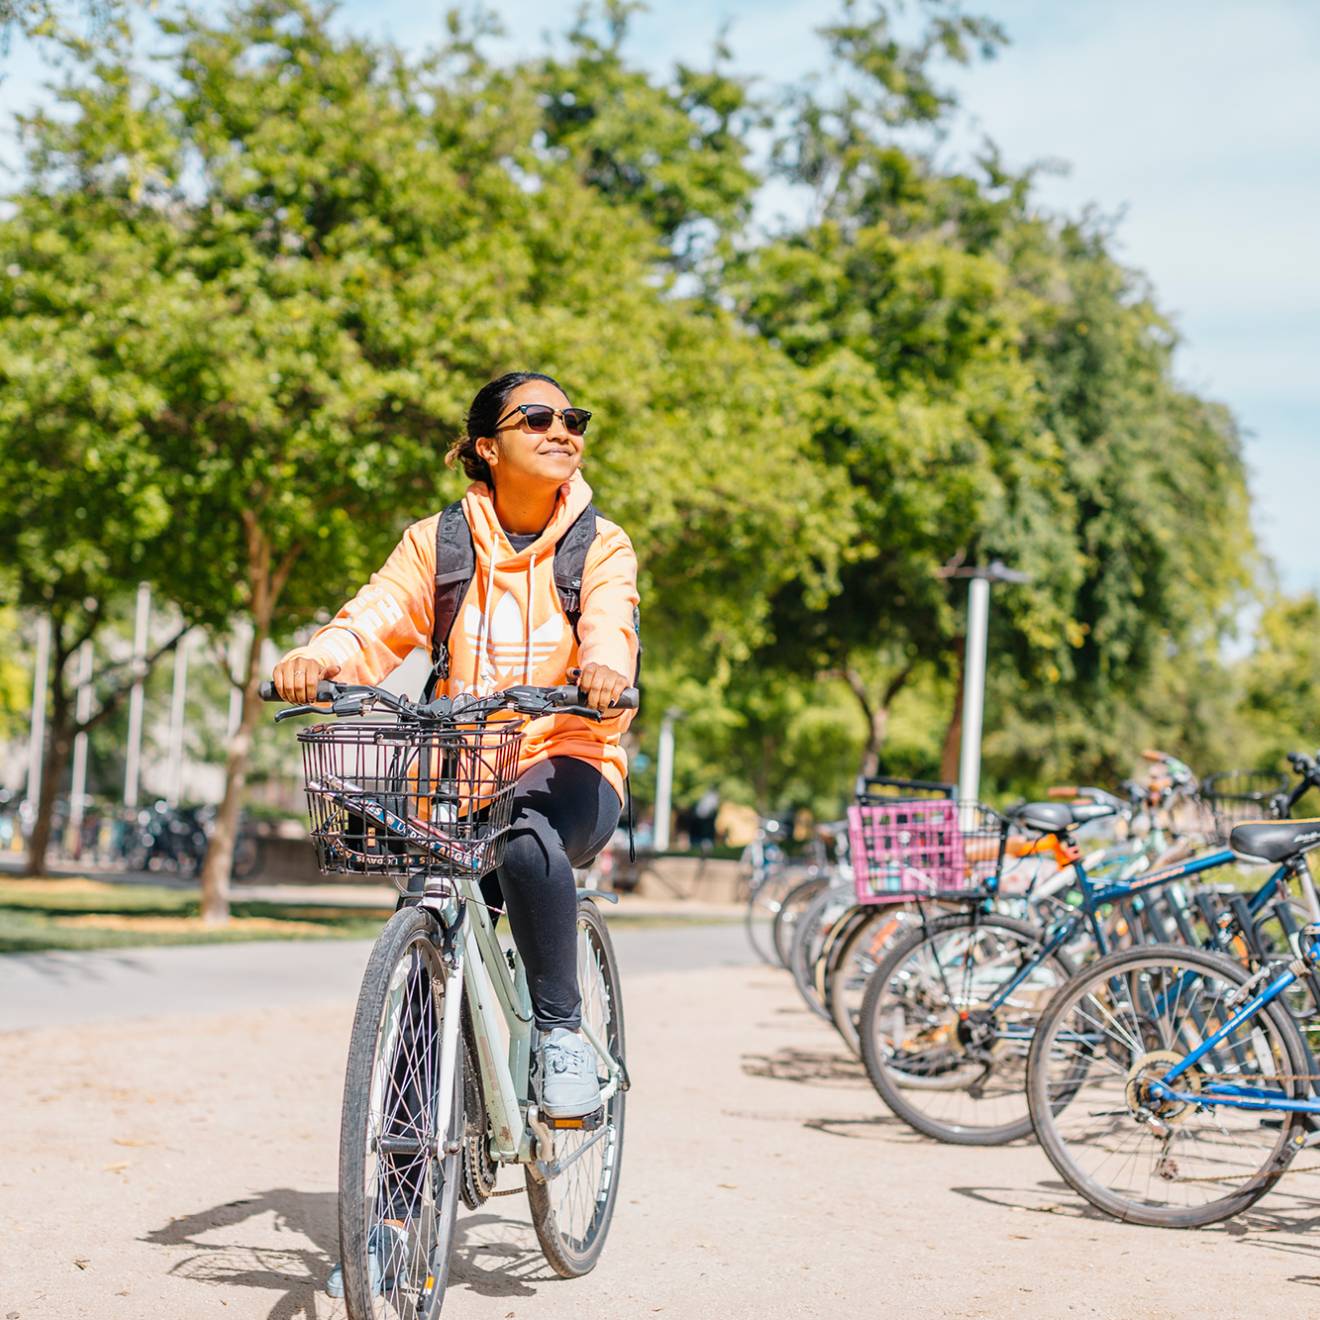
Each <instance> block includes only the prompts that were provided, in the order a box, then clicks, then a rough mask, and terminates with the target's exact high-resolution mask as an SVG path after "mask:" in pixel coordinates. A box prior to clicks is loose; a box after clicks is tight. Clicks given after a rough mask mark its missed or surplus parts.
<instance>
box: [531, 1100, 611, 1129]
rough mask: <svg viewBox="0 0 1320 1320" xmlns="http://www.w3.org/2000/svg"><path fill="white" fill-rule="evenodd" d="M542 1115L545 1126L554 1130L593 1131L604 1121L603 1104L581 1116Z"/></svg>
mask: <svg viewBox="0 0 1320 1320" xmlns="http://www.w3.org/2000/svg"><path fill="white" fill-rule="evenodd" d="M542 1117H543V1118H544V1120H545V1125H546V1127H548V1128H550V1129H551V1131H554V1132H594V1131H595V1130H596V1129H597V1128H598V1127H600V1125H601V1124H602V1123H603V1122H604V1121H605V1106H604V1105H602V1106H601V1107H600V1108H599V1109H598V1110H596V1112H595V1113H594V1114H583V1115H582V1117H581V1118H551V1117H550V1115H549V1114H544V1115H542Z"/></svg>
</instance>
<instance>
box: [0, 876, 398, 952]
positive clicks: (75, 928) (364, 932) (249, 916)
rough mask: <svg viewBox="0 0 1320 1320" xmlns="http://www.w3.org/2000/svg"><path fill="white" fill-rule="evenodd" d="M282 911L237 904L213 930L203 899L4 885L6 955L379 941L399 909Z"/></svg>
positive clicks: (190, 894) (96, 885) (74, 882)
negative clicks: (277, 942) (147, 947)
mask: <svg viewBox="0 0 1320 1320" xmlns="http://www.w3.org/2000/svg"><path fill="white" fill-rule="evenodd" d="M382 898H383V899H384V901H383V902H382V904H381V907H380V910H379V911H375V910H372V909H370V908H331V907H307V906H304V905H302V904H298V905H297V906H282V905H281V904H278V903H255V902H249V901H246V900H241V899H240V900H237V901H235V902H234V903H233V905H232V913H233V915H232V918H231V920H230V921H229V923H228V925H225V926H219V927H215V926H206V925H203V924H202V919H201V916H200V915H199V906H200V905H199V899H198V896H197V894H196V892H195V891H192V890H187V889H166V888H162V887H159V886H156V885H116V884H106V883H105V882H103V881H99V880H87V879H82V878H72V879H65V878H63V877H61V878H58V879H54V878H51V879H37V880H15V879H8V878H4V879H0V953H31V952H35V951H36V950H39V949H120V948H131V947H140V946H142V945H144V944H215V943H220V942H227V941H232V940H323V939H374V938H375V937H376V935H377V934H378V933H379V931H380V928H381V925H382V924H383V923H384V921H385V919H386V918H387V917H388V916H389V914H390V912H391V911H392V910H393V908H394V903H393V901H392V900H391V898H390V896H389V895H382Z"/></svg>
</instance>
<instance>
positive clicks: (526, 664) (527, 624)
mask: <svg viewBox="0 0 1320 1320" xmlns="http://www.w3.org/2000/svg"><path fill="white" fill-rule="evenodd" d="M535 594H536V556H535V555H529V556H528V559H527V617H526V619H525V620H524V623H523V627H524V629H525V631H526V634H527V638H526V646H525V648H524V650H523V682H524V683H531V681H532V597H533V596H534V595H535Z"/></svg>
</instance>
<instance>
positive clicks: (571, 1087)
mask: <svg viewBox="0 0 1320 1320" xmlns="http://www.w3.org/2000/svg"><path fill="white" fill-rule="evenodd" d="M539 1065H540V1074H541V1112H542V1113H543V1114H545V1115H546V1117H548V1118H582V1117H584V1116H585V1115H587V1114H594V1113H595V1112H596V1110H598V1109H599V1108H600V1081H599V1079H598V1078H597V1076H596V1051H595V1049H594V1048H593V1047H592V1046H591V1045H590V1044H589V1043H588V1042H587V1041H586V1040H584V1039H583V1038H582V1036H581V1035H580V1034H579V1033H578V1032H576V1031H569V1030H568V1028H567V1027H555V1028H554V1029H553V1030H552V1031H549V1032H547V1033H545V1034H544V1035H543V1036H542V1037H541V1049H540V1059H539Z"/></svg>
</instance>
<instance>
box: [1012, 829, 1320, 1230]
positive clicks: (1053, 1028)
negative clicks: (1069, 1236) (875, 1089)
mask: <svg viewBox="0 0 1320 1320" xmlns="http://www.w3.org/2000/svg"><path fill="white" fill-rule="evenodd" d="M1229 842H1230V846H1231V847H1232V848H1233V849H1234V851H1235V852H1237V853H1239V854H1241V855H1242V856H1244V857H1247V858H1250V859H1253V860H1258V861H1266V862H1272V863H1275V864H1276V865H1277V866H1278V870H1277V871H1276V872H1275V877H1279V876H1282V877H1285V879H1287V878H1292V877H1294V876H1301V875H1303V874H1305V873H1306V869H1307V863H1306V860H1305V854H1306V853H1308V852H1310V851H1311V850H1312V849H1314V848H1317V847H1320V820H1298V821H1263V822H1259V823H1253V824H1244V825H1240V826H1238V827H1237V828H1236V829H1234V830H1233V832H1232V834H1231V835H1230V838H1229ZM1272 879H1273V878H1272ZM1318 974H1320V922H1312V923H1310V924H1308V925H1307V926H1306V927H1304V928H1303V930H1302V931H1301V933H1300V938H1299V940H1298V948H1297V950H1296V951H1295V953H1294V954H1293V955H1292V956H1291V957H1290V958H1289V960H1288V962H1287V964H1286V965H1285V966H1283V967H1282V968H1278V967H1272V966H1270V965H1262V966H1259V967H1257V968H1256V969H1255V970H1252V969H1251V968H1249V967H1244V966H1242V965H1241V964H1239V963H1237V962H1234V961H1232V960H1231V959H1229V958H1227V957H1224V956H1223V955H1221V954H1218V953H1214V952H1208V951H1204V950H1193V949H1189V948H1183V947H1179V946H1175V945H1150V946H1147V947H1144V948H1134V949H1128V950H1124V951H1122V952H1119V953H1116V954H1113V955H1111V956H1109V957H1106V958H1102V959H1100V961H1098V962H1096V963H1095V964H1094V965H1092V966H1091V967H1089V968H1088V969H1087V970H1086V971H1085V972H1083V973H1081V974H1080V975H1078V976H1076V977H1075V978H1073V979H1072V980H1071V981H1070V982H1069V983H1068V984H1067V985H1066V986H1065V987H1064V988H1063V989H1062V990H1061V991H1060V992H1059V994H1058V995H1057V996H1056V997H1055V999H1054V1001H1053V1003H1052V1004H1051V1005H1050V1007H1049V1008H1048V1009H1047V1010H1046V1011H1045V1013H1044V1014H1043V1015H1042V1016H1041V1019H1040V1021H1039V1023H1038V1025H1037V1029H1036V1032H1035V1037H1034V1039H1033V1041H1032V1045H1031V1051H1030V1058H1029V1063H1028V1083H1027V1090H1028V1096H1029V1100H1030V1109H1031V1118H1032V1121H1033V1123H1034V1125H1035V1129H1036V1135H1037V1137H1038V1138H1039V1140H1040V1144H1041V1147H1042V1148H1043V1149H1044V1151H1045V1153H1046V1154H1047V1155H1048V1156H1049V1158H1050V1160H1051V1162H1052V1163H1053V1165H1054V1167H1055V1168H1056V1169H1057V1170H1058V1171H1059V1173H1060V1175H1061V1176H1062V1177H1063V1178H1064V1179H1065V1180H1066V1181H1067V1182H1068V1184H1069V1185H1070V1186H1071V1187H1072V1188H1074V1189H1075V1190H1076V1191H1077V1192H1078V1193H1080V1194H1081V1195H1082V1196H1083V1197H1085V1198H1086V1200H1088V1201H1089V1202H1090V1203H1091V1204H1092V1205H1094V1206H1095V1207H1096V1208H1097V1209H1100V1210H1103V1211H1105V1213H1107V1214H1110V1215H1113V1216H1115V1217H1116V1218H1118V1219H1122V1220H1125V1221H1128V1222H1131V1223H1138V1224H1150V1225H1155V1226H1158V1227H1163V1228H1196V1227H1200V1226H1202V1225H1205V1224H1213V1223H1216V1222H1217V1221H1219V1220H1221V1219H1227V1218H1229V1217H1231V1216H1232V1215H1235V1214H1238V1213H1240V1212H1241V1211H1243V1210H1245V1209H1246V1208H1247V1207H1248V1206H1250V1205H1251V1204H1252V1203H1253V1202H1255V1201H1256V1200H1258V1199H1259V1198H1260V1197H1262V1196H1263V1195H1264V1194H1265V1193H1266V1192H1268V1191H1269V1190H1270V1188H1271V1187H1273V1186H1274V1184H1275V1183H1276V1182H1277V1181H1278V1179H1279V1177H1280V1176H1281V1175H1282V1173H1283V1172H1284V1170H1285V1169H1287V1167H1288V1164H1289V1162H1290V1161H1291V1160H1292V1158H1293V1156H1294V1155H1295V1154H1296V1153H1297V1152H1298V1151H1299V1150H1301V1149H1302V1148H1303V1147H1305V1146H1308V1145H1310V1144H1312V1143H1313V1142H1314V1141H1315V1140H1316V1139H1317V1135H1318V1134H1320V1127H1318V1126H1317V1119H1318V1118H1320V1093H1318V1092H1317V1090H1316V1087H1315V1083H1316V1081H1317V1077H1316V1071H1317V1070H1316V1068H1315V1063H1314V1060H1313V1058H1312V1055H1311V1051H1310V1049H1309V1048H1308V1046H1307V1043H1306V1040H1305V1039H1304V1037H1303V1035H1302V1032H1301V1030H1300V1028H1299V1026H1298V1023H1297V1020H1296V1018H1295V1015H1294V1014H1293V1013H1292V1012H1289V1011H1287V1009H1286V1007H1285V1005H1286V997H1287V996H1288V995H1289V994H1290V993H1293V992H1294V991H1295V989H1296V987H1297V986H1298V985H1299V984H1305V985H1306V986H1308V987H1309V989H1310V991H1311V993H1312V994H1313V995H1314V993H1315V990H1316V987H1317V983H1318V982H1317V977H1318Z"/></svg>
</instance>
